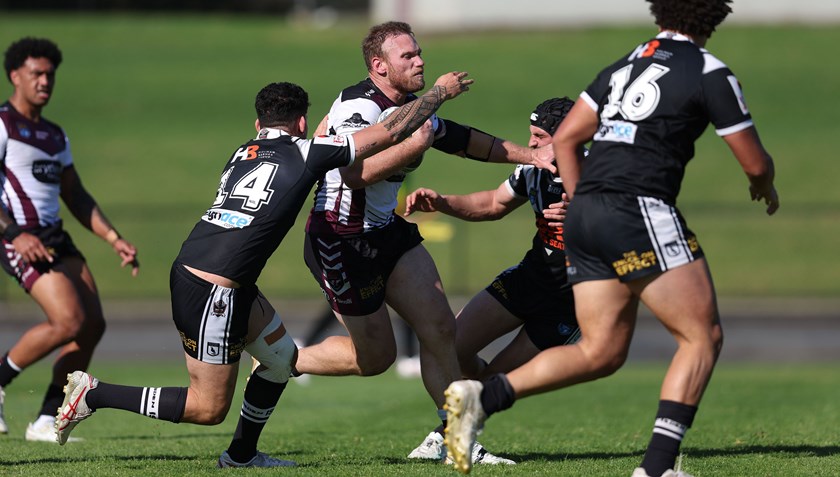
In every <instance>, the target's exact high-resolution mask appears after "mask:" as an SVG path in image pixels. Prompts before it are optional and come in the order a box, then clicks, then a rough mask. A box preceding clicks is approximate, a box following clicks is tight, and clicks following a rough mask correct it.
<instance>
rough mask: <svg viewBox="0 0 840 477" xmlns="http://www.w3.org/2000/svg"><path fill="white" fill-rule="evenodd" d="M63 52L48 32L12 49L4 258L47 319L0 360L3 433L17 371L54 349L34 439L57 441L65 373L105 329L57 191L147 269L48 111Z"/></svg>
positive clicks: (125, 257) (3, 183)
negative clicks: (89, 185) (90, 187)
mask: <svg viewBox="0 0 840 477" xmlns="http://www.w3.org/2000/svg"><path fill="white" fill-rule="evenodd" d="M61 60H62V55H61V51H60V50H59V49H58V46H57V45H56V44H55V43H53V42H52V41H50V40H47V39H42V38H23V39H21V40H18V41H16V42H14V43H12V45H11V46H9V48H8V49H7V50H6V55H5V60H4V65H3V66H4V67H5V70H6V77H7V78H8V79H9V81H10V82H11V83H12V85H13V86H14V91H13V93H12V96H11V97H10V98H9V100H8V101H7V102H5V103H3V104H2V105H0V187H2V200H0V202H1V203H0V233H2V245H3V253H2V254H0V264H2V266H3V269H4V270H6V272H7V273H8V274H9V275H11V276H13V277H15V279H16V280H17V282H18V283H19V284H20V286H21V288H23V289H24V291H26V292H27V293H28V294H29V296H31V297H32V299H33V300H35V302H36V303H38V305H39V306H40V307H41V309H42V310H44V314H45V315H46V316H47V321H46V322H44V323H39V324H37V325H35V326H33V327H32V328H30V329H29V330H27V331H26V332H25V333H24V334H23V336H21V337H20V339H19V340H18V341H17V343H15V345H14V346H12V348H11V349H10V350H9V351H8V352H7V353H6V354H5V355H4V356H3V357H2V359H0V433H2V434H5V433H7V432H8V431H9V429H8V426H7V425H6V421H5V419H4V416H3V404H4V402H3V401H4V391H3V388H5V387H6V386H8V385H9V384H10V383H11V382H12V380H14V379H15V378H16V377H17V375H18V374H20V373H21V372H22V371H23V370H24V369H26V368H28V367H29V366H31V365H32V364H35V363H36V362H38V361H39V360H41V359H42V358H44V357H46V356H47V355H49V354H50V353H52V352H53V351H55V350H59V352H58V357H57V358H56V360H55V363H54V364H53V370H52V380H51V381H50V384H49V386H48V387H47V390H46V393H45V394H44V400H43V403H42V405H41V410H40V412H39V416H38V418H37V419H36V420H35V421H34V422H32V423H30V424H29V425H28V426H27V427H26V433H25V438H26V440H28V441H48V442H55V429H54V427H53V420H54V413H55V410H56V409H57V408H58V406H60V405H61V400H62V399H63V397H64V393H63V392H62V391H61V386H62V385H63V383H64V379H65V377H66V376H67V373H69V372H71V371H73V370H75V369H87V367H88V365H89V364H90V360H91V357H92V356H93V351H94V349H95V348H96V345H97V344H98V343H99V340H100V339H101V338H102V335H103V333H104V332H105V318H104V316H103V314H102V304H101V303H100V301H99V292H98V291H97V289H96V282H95V281H94V279H93V275H92V274H91V271H90V268H88V266H87V263H86V262H85V258H84V256H83V255H82V253H81V252H80V251H79V250H78V249H77V248H76V246H75V245H74V244H73V240H72V239H71V238H70V235H69V234H68V233H67V232H66V231H65V230H64V227H63V225H62V221H61V218H60V217H59V200H58V199H59V197H60V198H61V200H62V201H63V202H64V205H65V206H66V207H67V209H68V210H69V211H70V213H72V214H73V216H74V217H75V218H76V220H78V221H79V223H81V224H82V225H83V226H84V227H85V228H87V229H88V230H90V231H91V232H93V233H94V234H96V235H97V236H99V237H101V238H102V239H103V240H105V241H106V242H107V243H108V245H109V246H110V247H111V248H112V249H113V250H114V253H116V254H117V255H119V257H120V259H121V260H122V266H123V267H124V266H126V265H131V268H132V270H131V274H132V276H136V275H137V273H138V271H139V263H138V262H137V249H136V248H135V247H134V245H132V244H131V243H129V242H128V241H127V240H126V239H124V238H123V237H122V236H120V234H119V233H118V232H117V231H116V229H115V228H114V226H113V225H112V224H111V222H110V221H109V220H108V219H107V218H106V217H105V214H104V213H103V212H102V209H100V208H99V205H98V204H97V203H96V200H94V198H93V197H92V196H91V195H90V193H89V192H88V191H87V189H85V187H84V186H83V185H82V181H81V179H80V178H79V174H78V171H76V167H75V166H74V164H73V156H72V154H71V153H70V142H69V140H68V139H67V135H66V134H65V133H64V130H62V129H61V127H59V126H58V125H57V124H55V123H53V122H51V121H48V120H47V119H46V118H44V117H43V116H42V115H41V113H42V111H43V109H44V108H45V107H46V106H47V104H48V103H49V101H50V99H52V96H53V88H54V87H55V75H56V70H57V69H58V67H59V65H60V64H61Z"/></svg>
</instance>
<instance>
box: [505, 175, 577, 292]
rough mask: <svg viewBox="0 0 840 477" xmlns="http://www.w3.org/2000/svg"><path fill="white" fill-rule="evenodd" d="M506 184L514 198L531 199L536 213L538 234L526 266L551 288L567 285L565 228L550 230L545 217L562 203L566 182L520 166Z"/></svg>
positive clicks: (552, 228)
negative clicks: (545, 213) (530, 267)
mask: <svg viewBox="0 0 840 477" xmlns="http://www.w3.org/2000/svg"><path fill="white" fill-rule="evenodd" d="M505 184H506V186H507V189H508V191H509V192H510V193H511V194H513V195H514V196H517V197H521V198H527V199H528V201H529V202H530V203H531V208H532V209H533V210H534V217H535V220H536V226H537V233H536V234H534V238H533V240H532V244H531V249H530V250H528V252H527V253H526V254H525V258H524V259H523V260H522V261H523V263H528V264H529V265H530V266H532V267H534V269H535V270H538V271H539V272H540V273H541V274H542V277H541V279H542V282H543V283H544V284H545V285H546V287H547V288H552V287H556V286H562V285H564V284H565V283H566V252H565V249H566V246H565V244H564V243H563V227H562V226H560V227H550V226H549V225H548V220H547V219H546V218H545V216H543V213H542V211H543V210H544V209H547V208H548V205H549V204H554V203H556V202H560V199H561V198H562V197H563V192H565V189H564V188H563V181H562V180H560V178H559V177H557V176H555V175H554V174H552V173H551V172H548V171H545V170H542V169H538V168H536V167H534V166H532V165H519V166H517V167H516V169H515V170H514V171H513V174H511V175H510V177H508V180H507V181H506V182H505Z"/></svg>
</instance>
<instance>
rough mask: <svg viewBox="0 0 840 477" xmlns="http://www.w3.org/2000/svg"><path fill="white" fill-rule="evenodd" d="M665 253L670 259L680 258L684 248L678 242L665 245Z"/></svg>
mask: <svg viewBox="0 0 840 477" xmlns="http://www.w3.org/2000/svg"><path fill="white" fill-rule="evenodd" d="M665 253H666V254H668V256H669V257H679V256H680V255H682V247H680V244H678V243H677V242H669V243H666V244H665Z"/></svg>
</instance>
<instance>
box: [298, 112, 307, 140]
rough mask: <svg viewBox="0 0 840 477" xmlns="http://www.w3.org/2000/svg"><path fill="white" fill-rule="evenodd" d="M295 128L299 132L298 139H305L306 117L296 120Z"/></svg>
mask: <svg viewBox="0 0 840 477" xmlns="http://www.w3.org/2000/svg"><path fill="white" fill-rule="evenodd" d="M297 127H298V131H300V137H306V132H307V131H306V128H307V124H306V116H301V117H300V119H298V123H297Z"/></svg>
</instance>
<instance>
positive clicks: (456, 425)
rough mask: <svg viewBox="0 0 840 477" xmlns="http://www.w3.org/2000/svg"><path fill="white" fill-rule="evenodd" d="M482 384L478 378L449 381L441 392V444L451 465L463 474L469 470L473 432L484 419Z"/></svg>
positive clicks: (473, 438) (471, 462) (478, 428)
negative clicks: (443, 429) (443, 433)
mask: <svg viewBox="0 0 840 477" xmlns="http://www.w3.org/2000/svg"><path fill="white" fill-rule="evenodd" d="M483 388H484V385H483V384H481V383H480V382H479V381H471V380H463V381H455V382H453V383H452V384H450V385H449V387H448V388H446V391H445V392H444V395H445V396H446V404H445V405H444V409H446V419H447V425H446V437H445V438H444V444H446V448H447V454H448V457H449V459H451V461H452V462H454V464H455V469H457V470H458V471H459V472H461V473H463V474H469V473H470V470H472V464H473V460H472V458H473V446H474V444H475V436H476V434H478V431H479V430H480V429H481V428H482V427H484V421H485V420H486V419H487V415H486V414H485V413H484V409H483V408H482V407H481V390H482V389H483Z"/></svg>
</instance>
